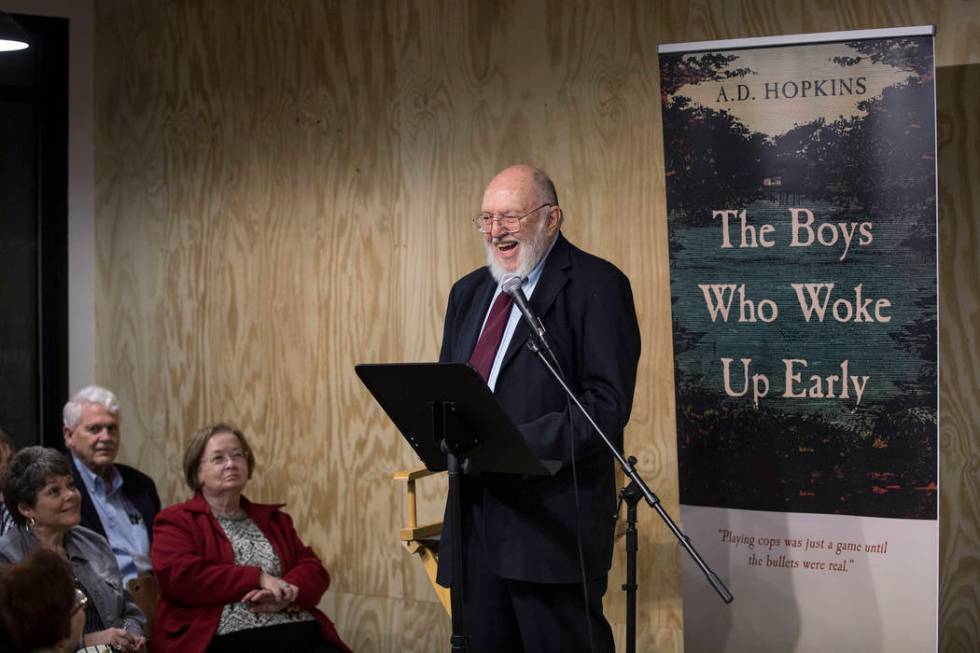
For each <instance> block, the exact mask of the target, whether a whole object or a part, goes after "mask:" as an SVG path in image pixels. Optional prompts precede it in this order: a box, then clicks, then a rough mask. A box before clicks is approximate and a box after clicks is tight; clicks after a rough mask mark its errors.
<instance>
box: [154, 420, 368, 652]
mask: <svg viewBox="0 0 980 653" xmlns="http://www.w3.org/2000/svg"><path fill="white" fill-rule="evenodd" d="M254 468H255V456H254V455H253V454H252V448H251V447H250V446H249V445H248V440H247V439H246V438H245V434H244V433H242V432H241V431H240V430H238V429H237V428H235V427H233V426H230V425H228V424H215V425H213V426H209V427H206V428H204V429H201V430H200V431H198V432H197V433H195V434H194V436H193V437H192V438H191V442H190V444H189V445H188V447H187V449H186V451H185V452H184V478H185V480H186V481H187V485H188V487H190V489H191V491H193V492H194V496H193V497H192V498H191V499H190V500H189V501H185V502H184V503H181V504H178V505H175V506H170V507H169V508H166V509H164V510H163V511H161V512H160V513H159V514H158V515H157V518H156V520H155V521H154V523H153V546H152V553H151V557H152V559H153V571H154V573H155V574H156V576H157V579H158V581H159V583H160V603H159V606H158V608H157V621H156V626H155V627H154V631H153V650H154V651H159V652H160V653H167V652H169V651H174V652H175V653H176V652H180V653H204V651H208V652H210V653H225V652H233V653H241V652H246V651H291V652H295V653H342V652H345V653H349V651H350V649H348V648H347V646H346V645H345V644H344V643H343V642H342V641H341V639H340V637H339V636H338V635H337V630H336V629H335V628H334V625H333V623H331V622H330V619H328V618H327V615H325V614H323V613H322V612H321V611H320V610H318V609H317V607H316V606H317V603H319V602H320V597H321V596H323V593H324V592H325V591H326V589H327V585H328V584H329V582H330V577H329V575H328V574H327V570H326V569H324V568H323V564H322V563H321V562H320V559H319V558H318V557H317V556H316V554H315V553H313V550H312V549H310V547H308V546H306V545H305V544H303V543H302V542H301V541H300V539H299V536H297V535H296V530H295V529H294V528H293V521H292V519H290V517H289V515H287V514H286V513H285V512H283V511H282V510H280V507H281V506H277V505H266V504H260V503H252V502H251V501H249V500H248V499H246V498H245V497H244V496H242V490H244V489H245V484H246V483H248V480H249V479H250V478H251V477H252V471H253V470H254Z"/></svg>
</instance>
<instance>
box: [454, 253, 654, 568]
mask: <svg viewBox="0 0 980 653" xmlns="http://www.w3.org/2000/svg"><path fill="white" fill-rule="evenodd" d="M496 287H497V284H496V282H495V281H494V280H493V278H492V277H491V276H490V272H489V270H488V269H487V268H480V269H478V270H476V271H474V272H471V273H470V274H468V275H466V276H465V277H463V278H462V279H460V280H459V281H457V282H456V284H455V285H454V286H453V288H452V292H451V293H450V296H449V306H448V308H447V310H446V322H445V327H444V333H443V341H442V352H441V354H440V361H442V362H463V363H465V362H467V361H468V360H469V357H470V354H471V353H472V351H473V349H474V347H475V346H476V341H477V338H478V336H479V332H480V328H481V326H482V323H483V319H484V316H485V315H486V313H487V310H488V308H489V306H490V301H491V299H492V297H493V293H494V290H495V289H496ZM529 303H530V305H531V307H532V309H533V310H534V312H535V313H536V314H537V315H538V316H539V317H540V318H541V320H542V322H543V323H544V326H545V329H546V330H547V332H548V338H549V340H550V342H551V346H552V349H553V350H554V352H555V354H556V355H557V357H558V360H559V361H560V363H561V365H562V367H563V368H564V371H565V375H566V379H567V382H568V384H569V387H571V389H572V390H573V391H574V392H575V395H576V396H577V397H578V399H579V401H581V402H582V404H583V405H584V406H585V408H586V409H587V410H588V411H589V413H590V414H591V415H592V416H593V418H594V419H595V420H596V422H597V423H598V424H599V426H600V427H601V428H602V430H603V431H604V432H605V433H606V435H607V436H608V437H609V438H610V439H611V440H612V441H613V442H614V443H615V444H616V446H617V447H618V448H619V449H620V451H622V446H623V429H624V427H625V426H626V422H627V421H628V420H629V415H630V409H631V407H632V404H633V388H634V385H635V383H636V368H637V364H638V361H639V357H640V334H639V327H638V325H637V321H636V311H635V309H634V306H633V293H632V290H631V289H630V284H629V280H628V279H627V278H626V275H624V274H623V273H622V272H620V271H619V270H618V269H617V268H616V267H615V266H613V265H612V264H611V263H609V262H607V261H604V260H602V259H600V258H598V257H595V256H592V255H591V254H587V253H585V252H583V251H582V250H580V249H578V248H576V247H574V246H573V245H572V244H571V243H569V242H568V241H567V240H566V239H565V238H564V236H562V235H561V234H559V236H558V241H557V242H556V243H555V246H554V247H553V249H552V251H551V253H550V254H549V256H548V259H547V261H546V262H545V267H544V270H543V271H542V274H541V278H540V279H539V280H538V284H537V286H536V287H535V290H534V293H533V294H532V296H531V298H530V301H529ZM529 335H530V332H529V331H528V328H527V325H526V324H525V323H524V321H523V320H522V321H521V323H520V325H519V326H518V327H517V330H516V331H515V333H514V336H513V338H512V339H511V341H510V345H509V347H508V348H507V352H506V354H505V356H504V359H503V363H502V365H501V368H500V373H499V376H498V378H497V384H496V390H495V392H494V395H495V396H496V398H497V401H498V402H499V403H500V405H501V406H502V407H503V409H504V411H505V412H506V413H507V415H508V416H509V417H510V418H511V420H512V421H513V423H514V424H515V425H516V426H517V427H518V429H519V430H520V432H521V434H522V435H523V436H524V439H525V440H526V441H527V443H528V445H529V446H530V449H531V451H532V452H533V453H534V454H535V455H536V456H537V457H538V458H540V459H549V460H558V461H561V462H562V467H561V469H560V470H559V471H558V473H557V474H555V475H554V476H553V477H537V478H531V477H527V478H523V477H520V476H515V475H505V474H483V475H482V476H480V477H479V478H478V479H473V478H467V479H466V480H465V481H464V483H463V496H462V501H463V520H464V523H468V526H469V527H471V528H474V529H475V530H476V533H477V536H478V537H480V538H481V539H482V540H483V541H484V542H485V543H486V549H487V563H488V565H489V568H490V571H492V572H493V573H494V574H496V575H498V576H501V577H503V578H509V579H515V580H523V581H531V582H541V583H574V582H580V581H581V571H580V569H579V563H578V552H577V548H576V530H577V525H576V511H575V492H574V488H573V485H572V470H571V466H570V464H569V463H570V462H571V460H572V454H571V450H570V445H569V438H568V431H569V424H571V432H572V435H573V439H574V451H575V461H576V467H577V472H578V485H579V497H578V499H579V510H580V516H581V517H580V518H581V523H580V526H579V528H578V530H580V532H581V536H582V548H583V554H584V558H585V571H586V575H587V577H588V578H597V577H600V576H604V575H605V574H607V573H608V571H609V567H610V564H611V562H612V549H613V529H614V527H615V512H616V485H615V479H616V477H615V468H614V460H613V457H612V455H611V454H610V453H609V451H608V449H607V448H606V446H605V444H604V443H603V442H602V441H601V439H600V438H599V436H598V435H596V434H595V433H594V431H593V429H592V427H591V426H590V425H589V424H588V422H587V421H586V419H585V418H584V417H583V416H582V415H581V413H580V412H579V411H578V409H577V408H576V407H575V406H574V405H572V406H571V410H569V405H568V401H567V397H566V396H565V394H564V392H563V390H562V389H561V387H560V386H559V385H558V383H557V382H556V381H555V380H554V379H553V378H552V377H551V376H550V374H549V372H548V370H547V368H545V366H544V364H543V363H542V362H541V361H540V360H538V358H537V357H536V356H535V355H534V354H533V353H532V352H531V351H529V350H528V348H527V347H526V346H525V342H526V341H527V339H528V337H529ZM450 520H451V516H450V515H449V514H448V513H447V515H446V520H445V522H444V527H443V531H442V532H443V537H442V541H441V543H440V547H439V583H440V584H442V585H448V584H449V582H450V580H451V578H452V559H453V551H452V546H451V543H450V537H449V532H450V525H451V521H450Z"/></svg>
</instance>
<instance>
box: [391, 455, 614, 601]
mask: <svg viewBox="0 0 980 653" xmlns="http://www.w3.org/2000/svg"><path fill="white" fill-rule="evenodd" d="M445 473H446V472H431V471H429V470H428V469H426V468H425V467H419V468H417V469H412V470H402V471H399V472H395V480H396V481H404V482H405V510H406V512H407V515H406V518H407V520H408V523H407V525H406V526H405V527H403V528H400V529H399V530H398V539H399V540H401V543H402V544H403V545H404V546H405V548H406V549H407V550H408V552H409V553H410V554H412V555H418V557H419V560H421V562H422V567H424V568H425V573H426V575H428V577H429V582H430V583H431V584H432V589H434V590H435V592H436V596H437V597H438V598H439V602H440V603H442V607H443V608H445V609H446V614H450V615H451V614H452V607H451V604H450V602H449V590H448V589H446V588H445V587H443V586H442V585H439V584H438V583H436V572H437V571H438V569H439V535H440V534H441V533H442V522H441V521H438V522H433V523H431V524H423V525H419V523H418V505H417V503H416V493H415V481H417V480H419V479H422V478H425V477H427V476H432V475H434V474H445ZM623 479H624V476H623V472H622V470H621V469H619V468H618V467H617V468H616V485H617V487H622V486H623ZM621 512H623V513H625V510H624V511H621ZM624 535H626V515H625V514H621V515H617V516H616V541H617V542H618V541H619V540H620V538H622V537H623V536H624Z"/></svg>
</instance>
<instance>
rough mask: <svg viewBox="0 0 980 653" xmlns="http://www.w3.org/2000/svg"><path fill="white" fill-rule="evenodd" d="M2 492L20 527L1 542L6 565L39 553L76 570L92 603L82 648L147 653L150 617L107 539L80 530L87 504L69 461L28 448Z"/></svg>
mask: <svg viewBox="0 0 980 653" xmlns="http://www.w3.org/2000/svg"><path fill="white" fill-rule="evenodd" d="M0 487H2V490H3V500H4V502H5V503H6V504H7V508H8V509H9V510H10V514H11V515H12V516H13V518H14V522H15V523H16V524H17V527H16V528H12V529H10V530H9V531H7V532H6V533H5V534H4V535H3V537H0V563H4V562H7V563H9V562H18V561H20V560H23V559H24V558H25V557H27V556H28V555H29V554H30V553H31V552H33V551H36V550H37V549H47V550H48V551H53V552H55V553H57V554H58V555H59V556H61V558H63V559H64V560H67V561H68V563H69V564H70V565H71V569H72V573H73V574H74V578H75V582H76V584H77V586H78V587H79V589H81V590H82V591H83V592H84V593H85V595H86V597H87V598H88V604H87V606H86V610H85V628H84V631H85V632H84V634H83V636H82V639H81V642H79V644H80V645H83V646H96V645H110V646H113V647H115V648H116V649H118V650H122V651H139V650H142V649H143V647H144V644H145V642H146V640H145V638H144V637H143V628H144V627H145V626H146V617H145V616H144V615H143V613H142V612H141V611H140V609H139V608H138V607H137V606H136V603H135V602H134V601H133V597H132V596H130V594H129V592H127V591H126V590H125V588H124V587H123V584H122V575H121V574H120V572H119V567H118V566H117V565H116V557H115V556H114V555H113V553H112V550H111V549H110V548H109V544H108V542H106V540H105V538H104V537H102V536H101V535H99V534H98V533H95V532H94V531H90V530H89V529H87V528H85V527H84V526H79V525H78V522H79V521H80V520H81V511H80V506H81V498H80V495H79V493H78V490H77V489H75V482H74V480H73V478H72V474H71V467H70V463H69V462H68V459H67V458H65V457H64V455H62V454H61V453H59V452H58V451H56V450H54V449H46V448H44V447H26V448H25V449H21V450H20V451H18V452H17V453H16V454H14V457H13V458H12V459H11V460H10V463H9V464H8V465H7V469H6V470H4V472H3V476H2V480H0Z"/></svg>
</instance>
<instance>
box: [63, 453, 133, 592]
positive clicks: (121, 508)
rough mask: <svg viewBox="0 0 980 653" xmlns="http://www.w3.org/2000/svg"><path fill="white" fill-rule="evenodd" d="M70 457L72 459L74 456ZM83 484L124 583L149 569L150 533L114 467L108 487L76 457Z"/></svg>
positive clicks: (110, 469)
mask: <svg viewBox="0 0 980 653" xmlns="http://www.w3.org/2000/svg"><path fill="white" fill-rule="evenodd" d="M72 458H75V457H74V455H73V456H72ZM75 466H76V467H77V468H78V472H79V475H80V476H81V477H82V482H83V483H85V488H86V489H87V490H88V495H89V497H91V498H92V503H93V504H95V511H96V512H97V513H99V521H101V522H102V528H104V529H105V534H106V538H107V539H108V540H109V547H110V548H111V549H112V553H113V554H114V555H115V556H116V562H117V563H118V564H119V570H120V571H121V572H122V575H123V583H126V582H128V581H129V579H131V578H136V577H137V576H139V575H140V574H141V573H148V572H149V571H150V570H151V569H152V565H151V564H150V534H149V533H148V532H147V530H146V524H145V523H143V516H142V515H141V514H140V511H139V510H137V509H136V506H134V505H133V504H132V502H131V501H130V500H129V499H128V498H127V497H126V494H125V493H124V492H123V490H122V486H123V480H122V476H120V475H119V472H118V471H116V468H115V467H113V466H110V467H109V476H110V478H111V479H112V480H111V482H110V485H108V486H107V485H106V482H105V480H104V479H103V478H102V477H101V476H98V475H96V474H95V473H94V472H93V471H92V470H90V469H89V468H88V467H86V466H85V464H84V463H83V462H82V461H80V460H79V459H78V458H75Z"/></svg>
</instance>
